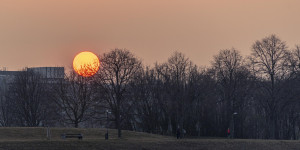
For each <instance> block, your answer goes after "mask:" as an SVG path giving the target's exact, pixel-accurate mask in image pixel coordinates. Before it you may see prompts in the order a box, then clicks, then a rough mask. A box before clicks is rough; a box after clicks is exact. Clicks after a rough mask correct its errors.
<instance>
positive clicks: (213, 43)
mask: <svg viewBox="0 0 300 150" xmlns="http://www.w3.org/2000/svg"><path fill="white" fill-rule="evenodd" d="M299 15H300V1H299V0H84V1H83V0H1V1H0V52H1V53H0V67H7V68H8V70H20V69H22V68H23V67H26V66H27V67H36V66H67V67H69V66H70V65H71V63H72V59H73V58H74V56H75V55H76V54H77V53H78V52H80V51H83V50H90V51H92V52H94V53H98V54H101V53H103V52H107V51H109V50H110V49H114V48H126V49H129V50H131V51H132V52H133V53H134V54H135V55H136V56H137V57H139V58H141V59H142V60H143V62H144V64H145V65H152V64H154V63H155V62H156V61H157V62H159V63H160V62H164V61H166V60H167V59H168V57H170V55H171V54H172V53H173V52H174V51H179V52H183V53H184V54H186V56H187V57H189V58H190V59H191V60H192V61H193V62H194V63H196V64H198V65H199V66H201V65H202V66H203V65H206V66H208V65H210V61H212V58H213V55H216V54H217V53H218V51H219V50H220V49H226V48H232V47H235V48H236V49H238V50H240V51H241V52H242V54H243V55H244V56H245V55H246V54H249V53H250V47H251V45H252V44H253V43H254V41H255V40H260V39H262V38H264V37H266V36H268V35H270V34H276V35H278V36H279V37H280V38H281V39H282V40H284V41H287V44H288V45H289V47H290V48H293V47H294V45H295V44H300V19H299Z"/></svg>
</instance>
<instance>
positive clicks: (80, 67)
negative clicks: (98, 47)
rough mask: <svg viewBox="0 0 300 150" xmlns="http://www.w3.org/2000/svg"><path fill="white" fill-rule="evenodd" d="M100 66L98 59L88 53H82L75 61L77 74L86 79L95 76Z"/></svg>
mask: <svg viewBox="0 0 300 150" xmlns="http://www.w3.org/2000/svg"><path fill="white" fill-rule="evenodd" d="M99 66H100V61H99V59H98V57H97V56H96V55H95V54H94V53H92V52H88V51H84V52H80V53H79V54H77V55H76V56H75V58H74V60H73V68H74V71H75V72H76V73H78V74H79V75H81V76H84V77H90V76H93V75H94V74H95V73H96V72H97V71H98V70H99Z"/></svg>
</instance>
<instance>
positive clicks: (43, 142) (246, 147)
mask: <svg viewBox="0 0 300 150" xmlns="http://www.w3.org/2000/svg"><path fill="white" fill-rule="evenodd" d="M51 131H52V139H51V140H48V139H47V138H46V128H0V150H7V149H10V150H50V149H56V150H77V149H78V150H106V149H125V150H132V149H133V150H135V149H140V150H152V149H162V150H185V149H187V150H188V149H195V150H227V149H230V150H256V149H257V150H298V149H300V142H299V141H281V140H246V139H235V140H232V139H203V138H200V139H181V140H177V139H175V138H174V137H168V136H160V135H154V134H147V133H140V132H132V131H123V138H121V139H118V138H117V136H116V135H117V132H116V130H109V133H110V134H109V135H110V139H109V140H104V134H105V132H106V130H105V129H74V128H52V129H51ZM62 133H82V134H83V136H84V139H83V140H78V139H66V140H63V139H61V137H60V135H61V134H62Z"/></svg>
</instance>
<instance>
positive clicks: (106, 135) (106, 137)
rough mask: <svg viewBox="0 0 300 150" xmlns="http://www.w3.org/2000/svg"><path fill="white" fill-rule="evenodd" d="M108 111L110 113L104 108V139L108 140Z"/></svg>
mask: <svg viewBox="0 0 300 150" xmlns="http://www.w3.org/2000/svg"><path fill="white" fill-rule="evenodd" d="M108 113H111V112H109V111H108V110H107V109H106V133H105V140H108Z"/></svg>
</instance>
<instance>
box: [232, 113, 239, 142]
mask: <svg viewBox="0 0 300 150" xmlns="http://www.w3.org/2000/svg"><path fill="white" fill-rule="evenodd" d="M237 114H238V113H237V112H234V113H233V114H232V115H231V116H232V138H233V139H234V115H237Z"/></svg>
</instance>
